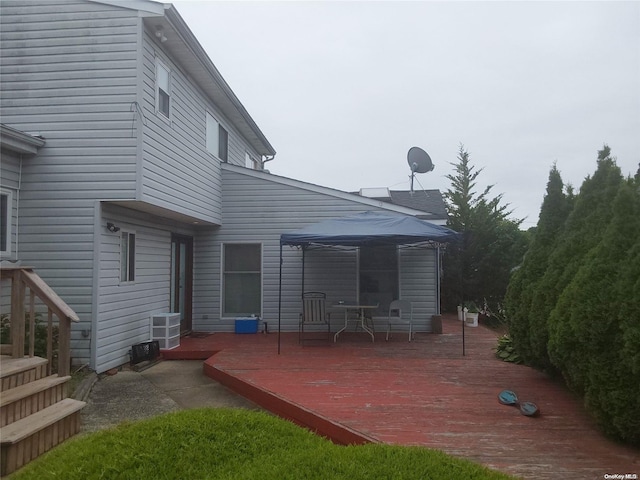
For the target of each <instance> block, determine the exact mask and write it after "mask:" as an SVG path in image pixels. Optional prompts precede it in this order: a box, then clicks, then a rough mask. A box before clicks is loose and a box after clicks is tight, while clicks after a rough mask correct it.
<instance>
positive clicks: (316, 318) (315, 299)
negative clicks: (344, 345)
mask: <svg viewBox="0 0 640 480" xmlns="http://www.w3.org/2000/svg"><path fill="white" fill-rule="evenodd" d="M326 301H327V295H326V294H324V293H322V292H305V293H303V294H302V313H301V314H300V323H299V325H298V342H299V343H302V342H303V341H304V339H303V336H304V327H305V325H307V326H318V325H326V326H327V334H328V340H331V322H330V314H329V313H327V306H326ZM316 331H317V330H316Z"/></svg>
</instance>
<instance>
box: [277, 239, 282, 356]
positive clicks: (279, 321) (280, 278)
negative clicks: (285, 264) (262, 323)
mask: <svg viewBox="0 0 640 480" xmlns="http://www.w3.org/2000/svg"><path fill="white" fill-rule="evenodd" d="M281 317H282V244H280V275H279V285H278V355H280V326H281Z"/></svg>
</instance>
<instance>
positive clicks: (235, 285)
mask: <svg viewBox="0 0 640 480" xmlns="http://www.w3.org/2000/svg"><path fill="white" fill-rule="evenodd" d="M223 263H224V267H223V280H222V289H223V304H222V315H223V316H225V317H238V316H246V315H252V314H255V315H260V313H261V311H262V246H261V245H260V244H253V243H237V244H225V245H223Z"/></svg>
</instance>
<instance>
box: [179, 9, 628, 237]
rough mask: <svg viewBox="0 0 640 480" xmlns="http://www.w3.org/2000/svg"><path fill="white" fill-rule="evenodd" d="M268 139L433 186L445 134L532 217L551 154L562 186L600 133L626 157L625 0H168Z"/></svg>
mask: <svg viewBox="0 0 640 480" xmlns="http://www.w3.org/2000/svg"><path fill="white" fill-rule="evenodd" d="M173 3H174V5H175V6H176V8H177V9H178V11H179V12H180V14H181V15H182V17H183V18H184V20H185V21H186V22H187V24H188V25H189V26H190V27H191V30H192V31H193V32H194V34H195V35H196V37H197V38H198V40H199V41H200V43H201V44H202V46H203V47H204V49H205V50H206V51H207V53H208V54H209V56H210V58H211V60H212V61H213V63H214V64H215V65H216V67H217V68H218V70H219V71H220V72H221V73H222V75H223V77H224V78H225V79H226V80H227V82H228V83H229V85H230V86H231V88H232V89H233V91H234V92H235V93H236V95H237V96H238V98H239V99H240V101H241V102H242V103H243V105H244V106H245V107H246V109H247V110H248V111H249V113H250V114H251V116H252V117H253V118H254V120H255V121H256V123H257V124H258V125H259V127H260V128H261V130H262V131H263V133H264V134H265V135H266V137H267V138H268V139H269V141H270V142H271V144H272V145H273V146H274V148H275V149H276V151H277V152H278V153H277V155H276V157H275V160H274V161H272V162H269V163H267V165H266V167H267V168H268V169H269V170H270V171H271V172H272V173H275V174H278V175H283V176H287V177H291V178H295V179H299V180H303V181H307V182H312V183H316V184H319V185H323V186H327V187H333V188H337V189H340V190H347V191H356V190H358V189H360V188H361V187H390V188H391V189H397V190H403V189H406V190H408V189H409V186H410V184H409V173H410V172H409V166H408V164H407V151H408V150H409V148H410V147H412V146H418V147H421V148H423V149H424V150H426V151H427V152H428V153H429V155H430V156H431V158H432V160H433V163H434V165H435V170H434V171H433V172H430V173H426V174H421V175H418V176H417V180H418V181H419V183H417V182H416V184H415V188H416V189H421V188H422V187H424V189H432V188H437V189H440V190H441V191H445V190H446V189H447V188H449V183H450V182H449V181H448V180H447V179H446V178H445V175H447V174H449V173H452V166H451V163H452V162H456V156H457V153H458V150H459V147H460V144H464V147H465V148H466V149H467V150H468V151H469V153H470V156H471V161H472V163H473V164H474V165H475V166H476V167H477V168H484V171H483V172H482V173H481V175H480V177H479V180H480V186H481V187H483V186H484V185H486V184H495V187H494V189H493V192H494V193H495V194H498V193H504V200H505V202H508V203H510V204H511V207H512V208H513V210H514V217H516V218H524V217H527V219H526V221H525V223H524V224H523V228H528V227H530V226H533V225H535V224H536V223H537V219H538V214H539V210H540V205H541V203H542V199H543V195H544V192H545V188H546V183H547V179H548V174H549V170H550V168H551V166H552V165H553V163H554V162H556V163H557V165H558V168H559V170H560V172H561V174H562V177H563V180H564V181H565V183H571V184H572V185H574V186H575V187H576V188H578V187H579V186H580V185H581V183H582V181H583V180H584V178H585V177H586V176H587V175H590V174H592V173H593V172H594V171H595V168H596V158H597V151H598V150H599V149H600V148H602V145H603V144H604V143H607V144H608V145H609V146H610V147H611V149H612V154H613V155H614V156H615V157H617V160H618V165H619V166H620V167H621V168H622V171H623V173H624V174H625V175H627V174H635V172H636V171H637V169H638V163H639V162H640V2H637V1H633V2H609V1H606V2H427V1H424V2H417V1H416V2H397V1H389V2H367V1H359V2H329V1H324V2H271V1H264V2H219V1H206V0H201V1H184V0H178V1H175V2H173Z"/></svg>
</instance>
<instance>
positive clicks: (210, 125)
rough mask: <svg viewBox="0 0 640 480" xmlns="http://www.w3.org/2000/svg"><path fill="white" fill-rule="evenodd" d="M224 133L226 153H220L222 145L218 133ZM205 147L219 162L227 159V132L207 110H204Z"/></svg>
mask: <svg viewBox="0 0 640 480" xmlns="http://www.w3.org/2000/svg"><path fill="white" fill-rule="evenodd" d="M221 131H223V132H224V133H225V135H226V152H225V153H226V154H225V155H221V152H220V150H221V148H222V145H221V143H220V133H221ZM205 149H206V150H207V152H209V153H210V154H211V155H213V156H214V157H216V158H217V159H218V160H220V161H221V162H225V163H227V162H228V161H229V132H228V130H227V129H226V128H224V127H223V126H222V124H221V123H220V122H219V121H218V119H217V118H216V117H215V116H214V115H212V114H211V113H209V112H205Z"/></svg>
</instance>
